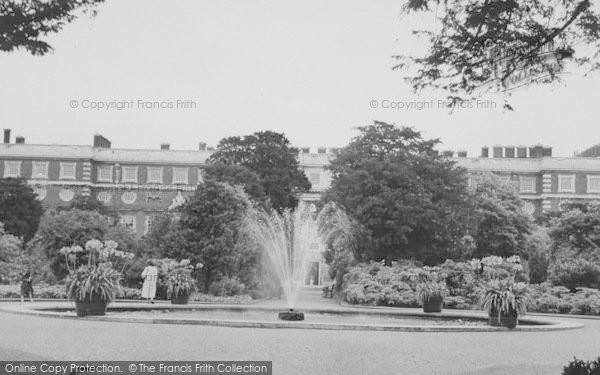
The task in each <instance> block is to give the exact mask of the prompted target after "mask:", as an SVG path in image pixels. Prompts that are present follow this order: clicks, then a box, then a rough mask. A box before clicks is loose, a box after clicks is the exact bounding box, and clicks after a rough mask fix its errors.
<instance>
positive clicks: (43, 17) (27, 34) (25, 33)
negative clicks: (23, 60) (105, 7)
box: [0, 0, 104, 55]
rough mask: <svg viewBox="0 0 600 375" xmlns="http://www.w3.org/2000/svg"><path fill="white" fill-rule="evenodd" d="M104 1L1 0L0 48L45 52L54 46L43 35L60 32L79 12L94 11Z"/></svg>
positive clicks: (39, 53)
mask: <svg viewBox="0 0 600 375" xmlns="http://www.w3.org/2000/svg"><path fill="white" fill-rule="evenodd" d="M102 2H104V0H2V1H0V51H5V52H11V51H13V50H17V49H20V48H23V49H25V50H27V51H28V52H30V53H31V54H33V55H44V54H45V53H47V52H49V51H51V50H52V47H51V46H50V45H49V44H48V43H47V42H46V41H44V40H42V38H43V37H45V36H47V35H48V34H51V33H56V32H58V31H60V30H61V29H62V28H63V27H64V26H65V25H66V24H68V23H70V22H72V21H73V20H75V18H77V13H78V12H92V14H94V13H95V10H94V7H95V5H97V4H99V3H102Z"/></svg>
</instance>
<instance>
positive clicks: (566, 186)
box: [469, 174, 600, 194]
mask: <svg viewBox="0 0 600 375" xmlns="http://www.w3.org/2000/svg"><path fill="white" fill-rule="evenodd" d="M498 178H499V179H500V180H501V182H504V183H505V184H508V183H509V182H510V177H509V176H498ZM475 183H476V182H475V180H474V179H473V178H472V177H469V186H471V187H472V186H474V184H475ZM519 192H521V193H534V194H535V193H537V177H535V176H519ZM558 192H559V193H575V175H574V174H570V175H558ZM587 192H588V193H600V176H587Z"/></svg>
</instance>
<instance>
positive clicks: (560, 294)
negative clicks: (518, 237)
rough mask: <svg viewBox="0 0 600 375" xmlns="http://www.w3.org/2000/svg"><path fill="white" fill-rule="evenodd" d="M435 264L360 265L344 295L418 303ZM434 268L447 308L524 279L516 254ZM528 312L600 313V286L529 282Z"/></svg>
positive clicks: (472, 303)
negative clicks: (497, 284)
mask: <svg viewBox="0 0 600 375" xmlns="http://www.w3.org/2000/svg"><path fill="white" fill-rule="evenodd" d="M431 270H432V268H429V267H419V266H418V265H417V264H410V263H407V264H403V265H399V264H394V265H393V266H392V267H385V266H382V265H381V264H380V263H370V264H360V265H357V266H355V267H352V268H350V270H349V272H348V273H347V274H346V275H345V276H344V283H343V289H342V291H341V297H342V299H343V300H344V301H345V302H347V303H350V304H356V305H370V306H396V307H418V306H419V299H418V296H417V292H416V290H417V286H418V283H419V280H422V279H423V277H427V275H428V273H429V272H431ZM434 270H435V272H436V273H437V274H438V275H439V277H440V278H442V279H443V280H445V282H446V287H447V288H448V295H447V296H446V297H445V298H444V303H445V306H446V307H449V308H457V309H476V308H479V298H480V294H481V287H482V286H483V285H486V284H487V283H489V282H490V281H491V280H511V279H512V278H513V277H514V279H515V280H517V281H519V280H526V279H527V278H526V276H525V274H524V271H523V267H522V266H521V265H520V263H519V259H518V258H517V257H511V258H506V259H503V258H499V257H494V256H492V257H487V258H483V259H481V260H479V259H474V260H471V261H469V262H454V261H451V260H448V261H446V262H445V263H443V264H442V265H441V266H440V267H435V269H434ZM529 289H530V298H529V305H528V311H531V312H542V313H557V314H577V315H600V290H598V289H591V288H579V289H577V291H576V292H573V291H571V290H570V288H567V287H564V286H553V285H552V284H551V283H549V282H547V283H543V284H536V285H530V287H529Z"/></svg>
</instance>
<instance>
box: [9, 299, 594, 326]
mask: <svg viewBox="0 0 600 375" xmlns="http://www.w3.org/2000/svg"><path fill="white" fill-rule="evenodd" d="M0 310H3V311H7V312H14V313H21V314H30V315H38V316H45V317H55V318H67V319H88V320H100V321H113V322H123V323H150V324H190V325H212V326H226V327H249V328H294V329H329V330H376V331H411V332H415V331H417V332H418V331H421V332H485V331H507V330H508V329H506V328H501V327H491V326H489V325H487V316H486V314H485V313H484V312H481V311H444V312H443V313H440V314H425V313H423V312H421V311H420V310H418V309H392V308H350V307H338V308H331V309H300V310H301V311H303V312H304V313H305V320H304V321H281V320H279V319H278V317H277V315H278V312H280V311H281V310H282V309H278V308H274V307H264V306H252V305H242V306H240V305H235V306H232V305H203V304H190V305H171V304H168V303H157V304H154V305H149V304H142V303H123V302H120V303H113V304H112V305H110V306H109V308H108V312H107V314H106V315H104V316H88V317H85V318H78V317H77V316H76V314H75V312H74V306H73V304H72V303H69V302H58V303H57V302H48V303H34V304H25V305H11V306H7V305H5V306H3V307H2V308H1V309H0ZM581 327H583V325H581V324H579V323H576V322H573V321H569V320H563V319H559V318H554V317H552V318H546V317H539V316H527V317H523V318H521V319H519V325H518V326H517V328H515V329H513V330H511V331H555V330H564V329H574V328H581Z"/></svg>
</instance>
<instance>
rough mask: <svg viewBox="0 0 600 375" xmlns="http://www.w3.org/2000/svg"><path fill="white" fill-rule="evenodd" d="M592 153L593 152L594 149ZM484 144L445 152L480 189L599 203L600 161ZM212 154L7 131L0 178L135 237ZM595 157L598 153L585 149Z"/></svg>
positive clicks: (316, 169)
mask: <svg viewBox="0 0 600 375" xmlns="http://www.w3.org/2000/svg"><path fill="white" fill-rule="evenodd" d="M590 150H594V151H595V148H593V149H590ZM489 151H490V150H489V148H487V147H484V148H482V152H481V155H480V156H479V157H474V158H473V157H467V154H466V152H464V151H459V152H458V153H457V155H458V156H457V157H454V152H452V151H445V152H444V155H447V156H448V157H453V158H454V160H455V161H456V162H457V164H458V165H459V166H461V167H463V168H465V169H467V171H468V173H469V184H470V185H471V186H475V185H476V184H477V179H478V176H479V175H481V174H482V173H490V172H491V173H494V174H496V175H498V176H500V178H501V179H502V180H504V181H506V182H507V183H508V182H509V181H512V182H513V183H514V184H515V185H516V186H517V188H518V191H519V194H520V196H521V198H522V199H524V200H525V201H526V209H527V210H528V211H529V212H530V213H532V214H534V215H539V214H540V213H542V212H547V211H551V210H557V209H559V205H560V202H561V201H563V200H600V158H597V157H582V156H577V157H552V149H551V148H550V147H543V146H539V145H537V146H533V147H529V148H527V147H524V146H520V147H513V146H494V147H493V148H492V153H491V155H490V152H489ZM211 153H212V149H211V148H207V147H206V144H205V143H199V147H198V150H191V151H182V150H170V147H169V145H168V144H162V145H161V146H160V148H157V149H156V150H147V149H146V150H136V149H114V148H111V142H110V141H109V140H107V139H106V138H104V137H103V136H101V135H95V136H94V138H93V143H92V145H89V146H71V145H34V144H26V143H25V139H24V138H23V137H16V140H15V142H14V143H11V141H10V130H8V129H6V130H5V131H4V143H2V144H0V176H2V177H5V178H6V177H22V178H25V179H27V181H28V183H29V184H30V185H31V186H32V188H33V189H34V191H35V192H36V194H37V195H38V199H39V200H40V201H41V202H42V204H43V206H44V207H46V208H53V207H58V206H64V205H68V204H69V202H71V201H72V200H73V199H74V198H75V197H76V196H79V195H82V196H91V197H93V198H94V199H97V200H99V201H101V202H103V203H104V204H105V205H107V206H110V207H111V208H113V209H114V210H115V211H116V212H117V213H118V214H119V215H120V218H121V222H122V223H123V224H124V225H125V226H126V227H128V228H130V229H131V230H132V231H133V232H135V233H136V234H137V235H140V236H141V235H143V234H144V233H146V232H147V231H148V229H149V228H150V226H151V225H152V219H153V217H154V216H155V215H156V214H157V213H160V212H164V211H166V210H168V209H170V208H173V207H176V206H177V205H180V204H182V203H183V202H184V201H185V198H186V197H188V196H189V195H191V194H193V192H194V191H195V189H196V187H197V185H198V184H200V183H202V169H203V166H204V165H205V163H206V160H207V159H208V158H209V156H210V155H211ZM588 154H590V155H591V154H593V155H595V153H594V152H593V151H589V152H588V153H586V155H588ZM331 156H332V154H331V153H328V152H327V150H326V149H325V148H319V149H318V150H317V152H316V153H311V152H310V149H308V148H302V149H301V152H300V154H299V162H300V166H301V168H302V169H303V170H304V172H305V173H306V176H307V177H308V179H309V180H310V182H311V184H312V189H311V191H310V192H308V193H305V194H302V196H301V197H300V199H301V200H303V201H307V202H316V201H317V200H318V199H319V198H320V195H321V193H322V192H323V191H325V190H326V189H327V188H328V187H329V185H330V183H331V174H330V172H329V171H327V170H326V169H325V167H326V166H327V165H328V163H329V160H330V157H331ZM311 250H312V255H311V260H310V262H311V265H310V272H309V276H308V277H307V280H306V283H307V284H314V285H320V284H322V283H323V281H324V280H326V279H327V273H326V270H327V267H326V264H325V263H324V262H323V261H322V258H321V251H322V250H323V249H322V248H321V245H320V244H315V246H314V247H311Z"/></svg>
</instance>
